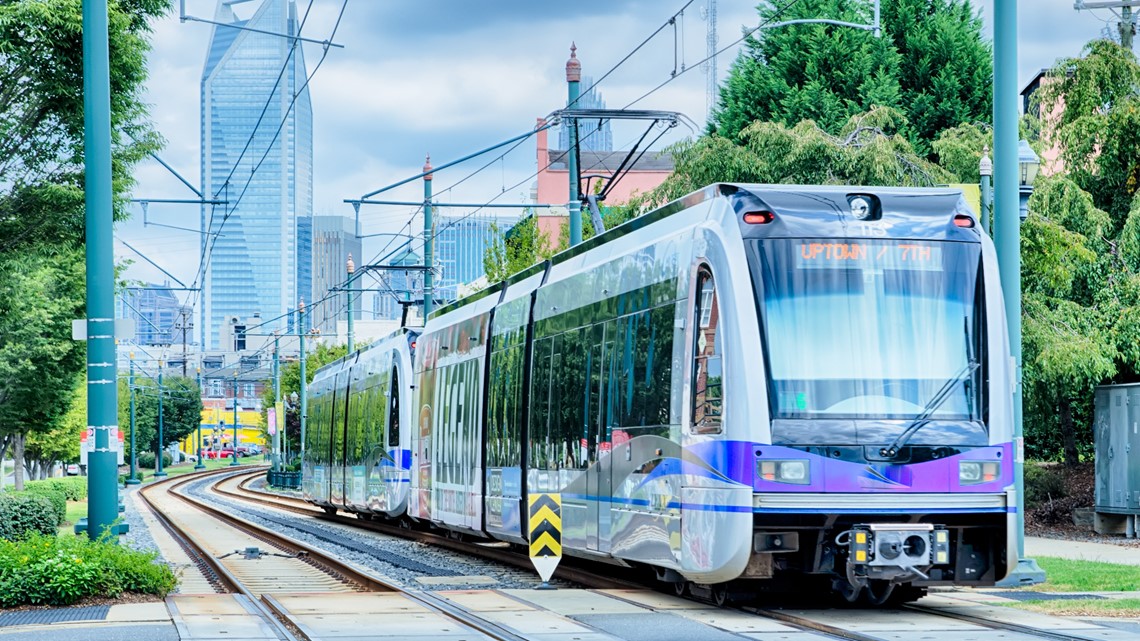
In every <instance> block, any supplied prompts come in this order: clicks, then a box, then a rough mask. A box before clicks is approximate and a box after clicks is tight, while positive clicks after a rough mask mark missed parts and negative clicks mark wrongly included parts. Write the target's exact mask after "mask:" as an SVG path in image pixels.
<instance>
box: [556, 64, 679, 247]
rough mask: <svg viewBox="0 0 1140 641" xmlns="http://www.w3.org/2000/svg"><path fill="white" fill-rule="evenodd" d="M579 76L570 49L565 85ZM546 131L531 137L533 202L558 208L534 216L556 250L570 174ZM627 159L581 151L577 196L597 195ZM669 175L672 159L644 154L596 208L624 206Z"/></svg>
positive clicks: (584, 213)
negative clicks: (535, 166)
mask: <svg viewBox="0 0 1140 641" xmlns="http://www.w3.org/2000/svg"><path fill="white" fill-rule="evenodd" d="M580 74H581V63H580V62H579V61H578V59H577V56H576V55H575V54H574V50H573V48H572V49H571V53H570V59H569V60H568V61H567V62H566V78H567V81H568V82H569V81H570V79H571V78H573V79H574V80H578V78H579V77H580ZM544 124H546V121H545V120H543V119H542V118H539V119H538V123H537V125H536V128H537V127H541V126H543V125H544ZM549 131H550V130H549V129H544V130H542V131H540V132H538V134H536V135H535V141H536V150H535V151H536V156H537V160H538V180H537V191H536V193H535V202H539V203H546V204H550V205H559V206H560V207H559V208H557V209H555V208H551V209H550V210H544V211H540V212H537V216H538V229H539V231H541V232H542V233H544V234H546V236H547V237H548V238H549V239H550V241H551V244H552V245H554V246H557V244H558V238H559V237H560V235H561V232H562V225H563V222H564V221H565V220H566V217H567V216H568V210H567V209H566V208H565V203H566V202H567V201H568V200H569V198H570V171H569V169H568V167H567V164H566V150H565V149H551V148H550V147H549V142H548V138H547V133H548V132H549ZM627 155H629V152H627V151H605V152H598V151H589V150H585V149H583V150H581V151H580V153H579V155H578V158H579V162H578V166H579V167H580V168H581V170H580V172H579V173H580V175H581V177H582V182H581V185H580V187H579V192H580V193H583V194H587V193H598V192H599V191H600V190H601V189H602V188H603V187H604V186H605V184H606V183H608V182H609V181H610V180H612V179H613V178H614V173H615V172H616V171H617V169H618V167H620V166H621V164H622V161H623V160H625V158H626V156H627ZM635 155H636V154H635ZM672 173H673V159H672V157H670V156H669V155H668V154H665V153H663V152H654V151H650V152H646V153H645V155H643V156H641V158H640V159H639V160H638V161H637V162H636V163H634V165H633V166H632V167H627V168H626V170H625V171H624V172H623V175H622V176H621V177H620V179H619V180H618V181H617V183H616V184H615V185H614V187H613V190H612V191H610V192H609V194H608V195H607V196H606V201H605V202H604V203H599V205H610V206H612V205H618V204H623V203H626V202H628V201H629V199H630V198H631V197H632V196H633V195H634V194H639V193H640V194H646V193H648V192H650V191H651V190H653V188H655V187H657V186H658V185H660V184H661V183H662V182H664V181H665V179H666V178H668V177H669V175H670V174H672ZM582 216H583V218H584V219H586V220H588V219H589V216H590V214H589V212H588V211H587V209H586V206H585V204H583V205H582Z"/></svg>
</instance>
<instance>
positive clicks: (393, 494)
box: [380, 352, 412, 511]
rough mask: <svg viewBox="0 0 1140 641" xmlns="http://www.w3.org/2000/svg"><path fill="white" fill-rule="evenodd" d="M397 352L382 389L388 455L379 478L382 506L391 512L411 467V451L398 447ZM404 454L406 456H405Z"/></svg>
mask: <svg viewBox="0 0 1140 641" xmlns="http://www.w3.org/2000/svg"><path fill="white" fill-rule="evenodd" d="M398 358H399V352H394V353H393V356H392V371H391V372H390V373H389V375H388V381H387V383H388V385H387V387H386V388H385V389H384V395H385V399H386V401H387V408H386V409H387V412H388V416H387V417H385V419H384V424H385V425H387V428H388V429H387V430H386V432H387V433H386V435H385V436H384V440H385V447H384V451H385V452H386V453H387V454H388V456H387V457H384V458H383V459H382V460H383V463H381V468H380V469H381V477H382V478H383V483H384V506H385V508H386V509H387V510H389V511H391V510H393V508H394V507H395V506H396V505H398V504H399V503H400V489H401V487H400V483H401V482H402V480H403V479H405V478H406V477H407V470H408V468H410V467H411V454H412V453H411V450H404V449H402V448H401V447H400V368H399V366H398V365H397V359H398ZM405 454H406V456H405Z"/></svg>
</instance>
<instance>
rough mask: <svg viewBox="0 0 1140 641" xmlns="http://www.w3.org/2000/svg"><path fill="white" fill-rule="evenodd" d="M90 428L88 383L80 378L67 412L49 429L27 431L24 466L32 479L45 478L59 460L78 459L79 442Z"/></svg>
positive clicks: (72, 392)
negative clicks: (88, 425)
mask: <svg viewBox="0 0 1140 641" xmlns="http://www.w3.org/2000/svg"><path fill="white" fill-rule="evenodd" d="M86 430H87V382H86V381H84V380H80V381H79V382H78V383H77V384H76V385H75V387H74V388H73V389H72V390H71V404H70V405H69V406H68V408H67V412H65V413H64V415H63V416H61V417H59V419H58V420H56V421H54V422H53V423H52V427H51V429H50V430H48V431H46V432H31V433H29V434H28V438H27V441H26V447H25V450H24V455H25V469H26V470H27V472H28V475H29V477H31V478H33V479H37V478H38V479H42V478H46V477H47V475H48V473H49V472H50V471H51V469H52V467H53V466H54V465H55V464H56V463H76V462H78V461H79V441H80V438H81V437H82V435H83V433H84V431H86Z"/></svg>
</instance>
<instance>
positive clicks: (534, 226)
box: [483, 214, 553, 283]
mask: <svg viewBox="0 0 1140 641" xmlns="http://www.w3.org/2000/svg"><path fill="white" fill-rule="evenodd" d="M491 233H492V235H493V236H492V240H491V244H490V245H488V246H487V249H486V250H484V252H483V270H484V271H485V272H486V274H487V282H488V283H497V282H499V281H501V280H503V279H505V278H507V277H508V276H510V275H511V274H514V273H517V272H520V271H522V270H524V269H526V268H527V267H530V266H531V265H533V264H535V263H536V262H538V261H539V260H544V259H546V258H549V257H550V255H551V254H552V253H553V251H552V250H551V248H550V247H549V245H550V239H549V238H548V237H547V236H546V234H544V233H543V232H542V231H541V230H540V229H539V228H538V221H537V220H536V219H535V217H534V215H533V214H532V215H530V216H527V217H525V218H523V219H522V220H520V221H519V222H518V223H516V224H515V226H514V227H511V228H510V229H508V230H507V232H506V233H505V234H503V233H500V232H499V227H498V225H496V224H495V223H491Z"/></svg>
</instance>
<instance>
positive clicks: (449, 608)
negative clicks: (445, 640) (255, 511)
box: [176, 469, 526, 641]
mask: <svg viewBox="0 0 1140 641" xmlns="http://www.w3.org/2000/svg"><path fill="white" fill-rule="evenodd" d="M226 472H233V470H230V469H222V470H220V471H218V474H219V475H224V478H222V479H220V480H219V481H217V482H216V483H215V484H214V486H213V488H212V489H213V491H214V492H217V493H218V494H222V495H225V496H232V495H234V493H232V492H229V491H224V490H219V489H217V485H219V484H221V483H224V482H226V481H227V480H228V479H229V478H230V477H232V476H234V475H233V474H229V475H226V474H225V473H226ZM263 472H264V469H259V470H257V471H255V472H252V473H250V472H244V473H246V474H251V475H252V476H256V475H258V474H261V473H263ZM191 480H196V479H191ZM187 483H189V481H187ZM176 496H178V497H179V498H182V499H183V500H185V501H187V502H189V503H191V504H193V505H195V507H198V508H199V509H203V510H204V511H207V512H209V513H210V514H213V515H215V516H218V517H219V518H221V519H224V520H226V521H228V522H230V523H231V524H233V525H234V526H235V527H237V528H238V529H243V530H246V531H247V532H248V533H250V534H252V535H254V536H259V535H268V536H269V537H270V538H274V539H280V540H282V541H285V542H287V545H288V546H293V547H297V548H299V549H304V550H306V552H307V553H308V554H309V558H310V559H312V558H317V559H320V560H321V562H322V563H325V564H329V565H331V566H334V567H336V568H337V570H338V571H341V572H343V573H344V574H351V575H353V577H354V579H353V580H356V577H360V579H361V580H362V581H365V582H367V583H368V584H370V585H376V586H378V587H379V589H377V590H376V591H387V592H399V593H400V594H402V595H403V596H404V597H405V598H407V599H409V600H411V601H413V602H416V603H418V604H420V605H422V606H424V607H425V608H427V609H429V610H431V611H434V612H436V613H438V614H441V615H443V616H445V617H447V618H449V619H451V620H453V621H455V622H456V623H459V624H460V625H462V626H465V627H467V628H470V629H472V630H474V631H476V632H480V633H482V634H485V635H487V636H488V637H491V638H492V639H498V640H500V641H526V637H525V636H522V635H520V634H518V633H516V632H514V631H512V630H510V629H508V628H506V627H503V626H501V625H499V624H498V623H495V622H493V621H490V620H488V619H485V618H483V617H481V616H479V615H478V614H475V613H473V612H469V611H467V610H464V609H463V608H461V607H460V606H458V605H455V604H454V603H452V602H450V601H448V600H447V599H445V598H443V597H439V596H436V595H434V594H431V593H430V592H415V591H409V590H406V589H404V588H403V587H401V586H399V585H397V584H395V583H392V582H388V581H385V580H382V579H380V578H377V577H373V576H371V575H369V574H367V573H365V572H364V571H362V570H358V569H357V568H355V567H353V566H351V565H347V564H345V563H343V562H341V561H339V560H337V559H335V558H334V557H332V556H330V555H328V554H327V553H325V552H322V551H320V550H318V549H317V548H314V547H312V546H309V545H307V544H304V543H301V542H299V541H295V540H293V539H290V538H288V537H287V536H285V535H283V534H278V533H276V532H273V531H272V530H269V529H267V528H263V527H261V526H259V525H256V524H253V523H251V522H249V521H246V520H245V519H242V518H240V517H237V516H234V515H232V514H228V513H226V512H224V511H222V510H221V509H220V508H216V507H214V506H211V505H208V504H205V503H203V502H201V501H198V500H197V499H192V498H190V497H187V496H185V495H183V494H179V493H176ZM261 603H263V604H265V607H267V608H269V609H270V610H277V611H282V610H280V608H281V605H280V603H276V602H275V600H273V599H272V598H271V597H270V598H266V597H265V595H262V600H261Z"/></svg>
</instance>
